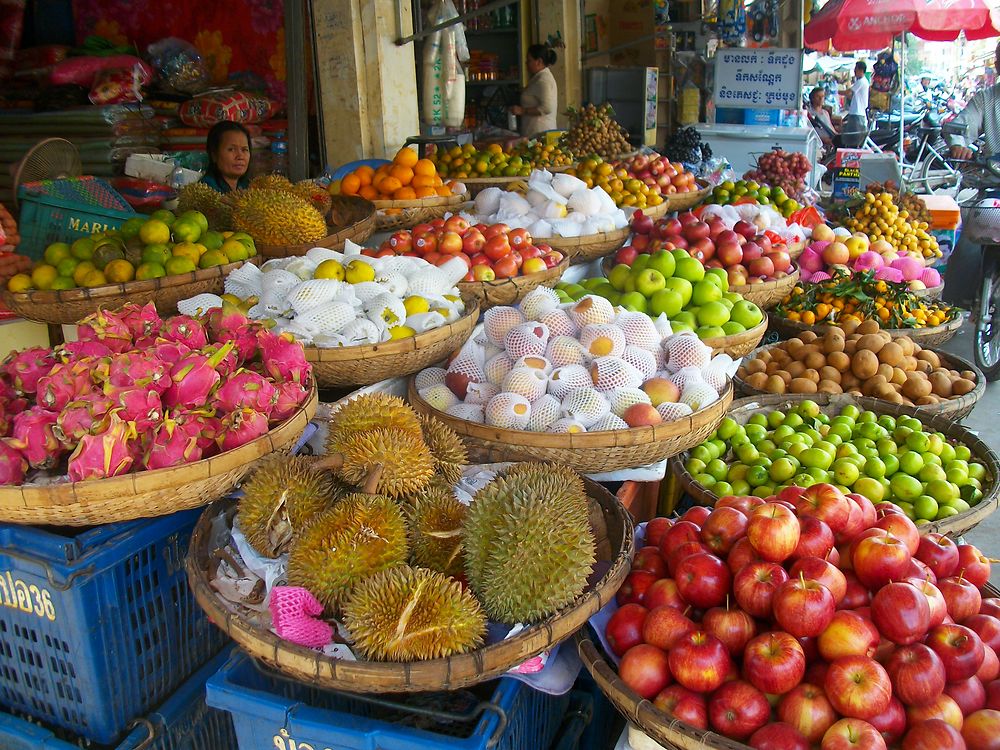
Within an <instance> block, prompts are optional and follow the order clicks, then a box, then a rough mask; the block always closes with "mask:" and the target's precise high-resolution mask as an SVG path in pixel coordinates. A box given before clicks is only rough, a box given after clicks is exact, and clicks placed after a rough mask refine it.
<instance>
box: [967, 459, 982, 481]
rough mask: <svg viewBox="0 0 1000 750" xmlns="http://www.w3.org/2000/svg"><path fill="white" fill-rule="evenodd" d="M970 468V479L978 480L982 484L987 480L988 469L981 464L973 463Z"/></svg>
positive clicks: (969, 465)
mask: <svg viewBox="0 0 1000 750" xmlns="http://www.w3.org/2000/svg"><path fill="white" fill-rule="evenodd" d="M968 467H969V468H968V471H969V478H970V479H978V480H979V481H980V482H981V481H983V480H984V479H986V467H985V466H983V465H982V464H981V463H978V462H975V463H971V464H968Z"/></svg>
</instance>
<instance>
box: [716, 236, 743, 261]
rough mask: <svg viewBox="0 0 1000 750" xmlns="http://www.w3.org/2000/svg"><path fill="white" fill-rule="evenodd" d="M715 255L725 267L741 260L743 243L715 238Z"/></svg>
mask: <svg viewBox="0 0 1000 750" xmlns="http://www.w3.org/2000/svg"><path fill="white" fill-rule="evenodd" d="M715 257H717V258H718V259H719V262H720V263H722V265H723V266H726V267H727V268H729V267H732V266H736V265H739V264H740V263H742V262H743V245H741V244H740V243H739V242H736V241H733V240H722V239H718V238H716V240H715Z"/></svg>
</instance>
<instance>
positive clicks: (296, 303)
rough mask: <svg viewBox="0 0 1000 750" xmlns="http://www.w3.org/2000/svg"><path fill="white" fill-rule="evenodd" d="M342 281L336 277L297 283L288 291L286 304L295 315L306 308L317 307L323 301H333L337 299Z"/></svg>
mask: <svg viewBox="0 0 1000 750" xmlns="http://www.w3.org/2000/svg"><path fill="white" fill-rule="evenodd" d="M343 285H344V282H342V281H337V280H336V279H310V280H309V281H303V282H302V283H301V284H297V285H295V286H294V287H292V289H291V290H290V291H289V292H288V304H289V306H290V307H291V308H292V309H293V310H294V311H295V314H296V315H301V314H302V313H304V312H306V311H307V310H311V309H312V308H314V307H319V306H320V305H322V304H323V303H324V302H333V301H334V300H336V299H337V297H338V294H339V292H340V288H341V286H343Z"/></svg>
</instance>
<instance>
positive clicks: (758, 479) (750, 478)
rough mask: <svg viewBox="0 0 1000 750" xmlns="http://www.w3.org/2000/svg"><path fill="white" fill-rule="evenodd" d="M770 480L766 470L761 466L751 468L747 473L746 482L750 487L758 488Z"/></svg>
mask: <svg viewBox="0 0 1000 750" xmlns="http://www.w3.org/2000/svg"><path fill="white" fill-rule="evenodd" d="M770 478H771V477H770V475H769V474H768V470H767V469H766V468H765V467H763V466H751V467H750V470H749V471H748V472H747V482H749V483H750V486H751V487H759V486H761V485H762V484H766V483H767V481H768V480H769V479H770Z"/></svg>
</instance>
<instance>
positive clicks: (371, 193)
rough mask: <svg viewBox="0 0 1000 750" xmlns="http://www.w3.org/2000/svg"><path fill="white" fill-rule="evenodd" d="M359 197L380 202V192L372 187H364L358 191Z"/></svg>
mask: <svg viewBox="0 0 1000 750" xmlns="http://www.w3.org/2000/svg"><path fill="white" fill-rule="evenodd" d="M358 195H360V196H361V197H362V198H367V199H368V200H370V201H374V200H378V190H376V189H375V188H373V187H372V186H371V185H362V186H361V189H360V190H359V191H358Z"/></svg>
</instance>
